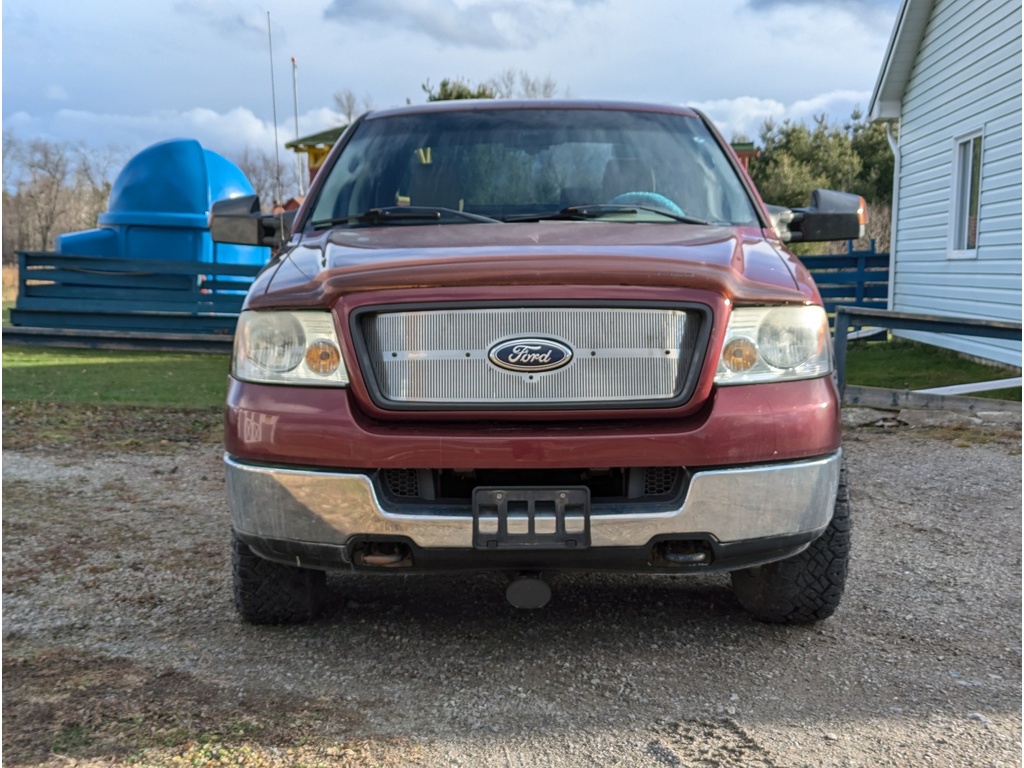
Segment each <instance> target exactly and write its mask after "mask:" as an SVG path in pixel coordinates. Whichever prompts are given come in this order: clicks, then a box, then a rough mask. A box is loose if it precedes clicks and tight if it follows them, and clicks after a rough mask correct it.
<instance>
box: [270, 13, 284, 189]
mask: <svg viewBox="0 0 1024 768" xmlns="http://www.w3.org/2000/svg"><path fill="white" fill-rule="evenodd" d="M267 45H268V47H269V49H270V103H271V106H272V108H273V112H274V184H275V189H274V202H275V203H279V202H281V150H280V149H279V148H278V146H277V144H278V140H277V90H276V89H275V88H274V37H273V35H272V34H271V33H270V11H267Z"/></svg>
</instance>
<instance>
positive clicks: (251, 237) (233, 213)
mask: <svg viewBox="0 0 1024 768" xmlns="http://www.w3.org/2000/svg"><path fill="white" fill-rule="evenodd" d="M294 220H295V211H285V212H284V213H261V212H260V199H259V197H258V196H257V195H247V196H245V197H231V198H228V199H227V200H218V201H217V202H215V203H214V204H213V205H212V206H210V237H211V238H212V239H213V242H215V243H234V244H236V245H260V246H269V247H270V248H274V249H279V248H281V247H282V246H283V245H284V244H285V243H286V242H288V238H289V236H290V235H291V231H292V222H293V221H294Z"/></svg>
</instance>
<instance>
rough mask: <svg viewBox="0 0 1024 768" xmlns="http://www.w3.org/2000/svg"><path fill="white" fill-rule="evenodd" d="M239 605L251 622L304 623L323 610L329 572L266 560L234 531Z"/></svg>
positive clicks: (233, 567) (233, 566)
mask: <svg viewBox="0 0 1024 768" xmlns="http://www.w3.org/2000/svg"><path fill="white" fill-rule="evenodd" d="M231 570H232V574H233V576H234V585H235V609H236V610H237V611H238V615H239V616H241V617H242V619H243V620H244V621H247V622H248V623H250V624H300V623H302V622H307V621H312V620H313V619H315V618H316V617H317V616H319V615H320V612H321V611H322V610H323V606H324V602H325V598H326V596H327V574H326V573H324V572H323V571H316V570H312V569H310V568H296V567H295V566H293V565H282V564H281V563H275V562H272V561H270V560H266V559H264V558H262V557H260V556H259V555H257V554H256V553H255V552H253V551H252V549H251V548H250V547H249V545H248V544H246V543H245V542H244V541H242V540H241V539H240V538H238V534H237V533H235V532H234V531H232V532H231Z"/></svg>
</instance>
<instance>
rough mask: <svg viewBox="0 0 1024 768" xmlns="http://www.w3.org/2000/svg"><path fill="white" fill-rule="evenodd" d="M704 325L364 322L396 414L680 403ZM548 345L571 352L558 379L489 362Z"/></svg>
mask: <svg viewBox="0 0 1024 768" xmlns="http://www.w3.org/2000/svg"><path fill="white" fill-rule="evenodd" d="M700 318H701V315H700V313H698V312H688V311H686V310H681V309H652V308H616V309H611V308H595V307H569V308H549V307H528V308H508V309H506V308H501V309H461V310H447V309H445V310H421V311H412V312H381V313H378V314H368V315H364V316H363V318H362V332H363V337H364V340H365V344H366V349H367V352H368V354H369V357H370V363H371V367H372V373H373V376H374V379H375V381H376V388H377V391H378V392H379V393H380V396H381V397H382V398H383V399H384V400H386V401H390V402H392V403H396V404H408V405H415V404H424V405H429V404H444V405H456V404H460V403H464V404H477V405H480V404H483V405H493V406H501V405H517V404H534V405H537V404H559V403H566V404H572V403H598V404H615V403H634V402H640V401H664V400H671V399H673V398H676V397H678V396H679V395H680V393H681V391H682V387H683V385H684V383H685V380H686V374H687V370H688V367H689V364H690V361H691V360H692V359H693V357H694V352H695V346H696V340H697V338H698V334H699V330H700ZM521 338H522V339H537V338H540V339H549V340H553V341H557V342H560V343H561V344H564V345H566V346H568V347H570V348H571V349H572V351H573V357H572V359H571V361H570V362H569V363H568V364H567V365H565V366H564V367H562V368H559V369H557V370H552V371H533V372H517V371H509V370H504V369H502V368H499V367H498V366H496V365H494V364H493V363H492V362H490V361H489V360H488V352H489V350H490V349H491V348H492V347H494V345H496V344H498V343H501V342H505V341H509V340H514V339H521Z"/></svg>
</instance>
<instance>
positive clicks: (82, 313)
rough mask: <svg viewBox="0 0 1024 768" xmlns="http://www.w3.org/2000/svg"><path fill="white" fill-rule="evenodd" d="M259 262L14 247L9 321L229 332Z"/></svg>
mask: <svg viewBox="0 0 1024 768" xmlns="http://www.w3.org/2000/svg"><path fill="white" fill-rule="evenodd" d="M260 269H261V267H260V266H255V265H248V264H221V263H211V262H191V261H170V260H160V261H157V260H154V259H122V258H113V257H104V256H73V255H67V254H60V253H52V252H42V251H23V252H19V253H18V299H17V301H16V302H15V306H14V308H13V309H12V310H11V324H12V325H14V326H29V327H33V328H55V329H57V328H59V329H78V330H86V331H94V330H95V331H125V332H144V333H179V334H181V333H184V334H226V335H228V336H230V335H231V334H233V333H234V330H235V322H236V320H237V319H238V313H239V312H240V311H241V308H242V300H243V299H244V298H245V291H246V289H247V288H248V286H249V284H250V283H251V282H252V280H253V278H254V277H255V276H256V275H257V273H258V272H259V271H260Z"/></svg>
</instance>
